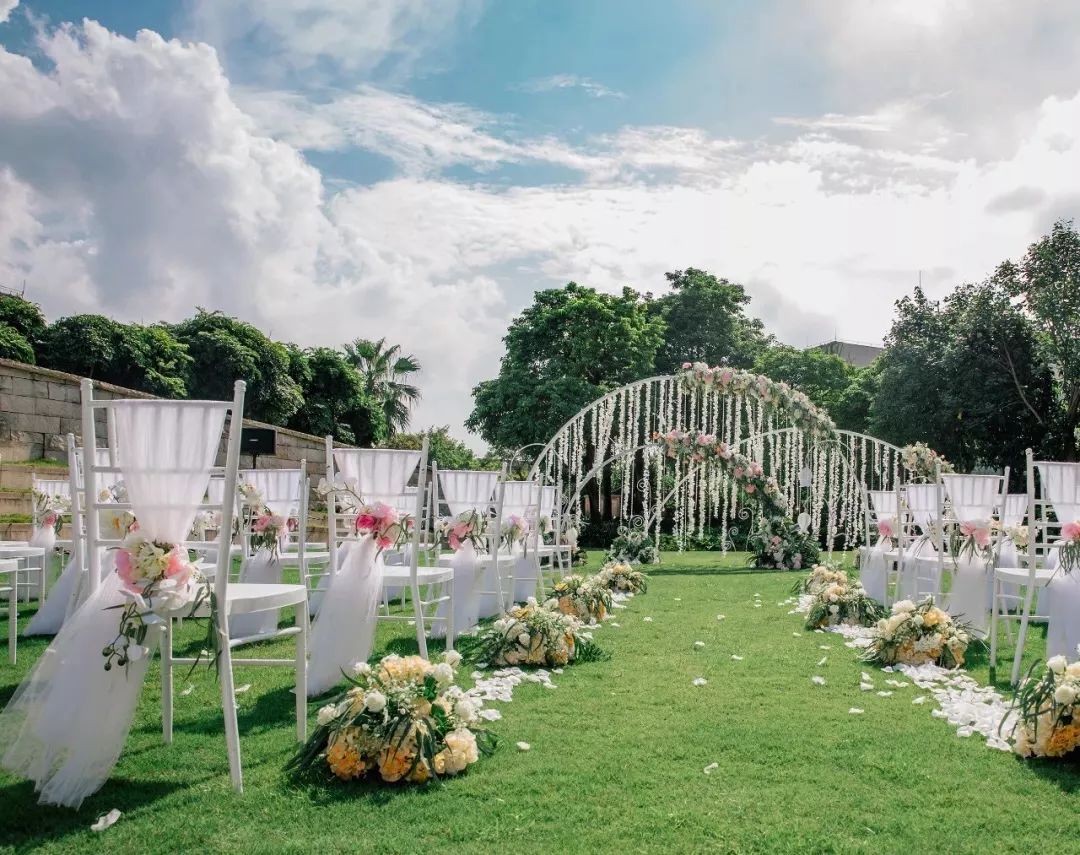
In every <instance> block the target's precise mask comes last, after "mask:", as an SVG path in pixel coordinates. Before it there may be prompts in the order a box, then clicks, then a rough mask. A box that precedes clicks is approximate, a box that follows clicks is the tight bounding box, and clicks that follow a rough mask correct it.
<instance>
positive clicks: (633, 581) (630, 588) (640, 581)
mask: <svg viewBox="0 0 1080 855" xmlns="http://www.w3.org/2000/svg"><path fill="white" fill-rule="evenodd" d="M594 578H595V579H598V580H600V581H601V582H602V583H603V584H605V585H607V587H608V588H609V589H610V590H612V591H618V592H620V593H624V594H644V593H645V592H646V591H648V590H649V577H648V576H647V575H646V574H645V573H642V572H641V571H640V570H637V569H636V568H634V567H633V566H632V565H630V564H628V563H626V562H625V561H609V562H608V563H607V564H605V565H604V566H603V567H602V568H601V569H600V572H599V573H597V574H596V576H595V577H594Z"/></svg>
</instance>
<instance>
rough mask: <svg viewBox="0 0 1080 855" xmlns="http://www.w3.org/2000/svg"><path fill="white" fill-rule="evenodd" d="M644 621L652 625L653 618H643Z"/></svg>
mask: <svg viewBox="0 0 1080 855" xmlns="http://www.w3.org/2000/svg"><path fill="white" fill-rule="evenodd" d="M642 620H643V621H645V623H652V618H651V617H643V618H642Z"/></svg>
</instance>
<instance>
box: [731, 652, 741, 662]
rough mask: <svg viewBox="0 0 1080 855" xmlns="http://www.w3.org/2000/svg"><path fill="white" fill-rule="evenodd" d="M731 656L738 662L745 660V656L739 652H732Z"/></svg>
mask: <svg viewBox="0 0 1080 855" xmlns="http://www.w3.org/2000/svg"><path fill="white" fill-rule="evenodd" d="M731 658H732V659H734V660H735V661H736V662H742V661H743V658H742V657H741V656H740V655H739V654H738V653H732V654H731Z"/></svg>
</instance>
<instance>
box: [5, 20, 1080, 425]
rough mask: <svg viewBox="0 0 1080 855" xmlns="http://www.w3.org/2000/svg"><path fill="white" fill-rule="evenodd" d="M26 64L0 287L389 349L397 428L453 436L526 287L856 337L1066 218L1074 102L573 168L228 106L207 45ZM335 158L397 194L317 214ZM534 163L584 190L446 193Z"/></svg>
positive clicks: (296, 113)
mask: <svg viewBox="0 0 1080 855" xmlns="http://www.w3.org/2000/svg"><path fill="white" fill-rule="evenodd" d="M40 49H41V51H42V53H43V55H44V57H45V58H46V60H47V61H48V64H47V65H44V66H42V67H40V68H35V67H34V66H32V65H31V64H30V62H29V61H28V60H26V59H25V58H23V57H20V56H17V55H14V54H11V53H9V52H6V51H3V50H0V92H3V93H4V95H3V96H2V97H0V124H2V126H3V127H4V134H3V135H2V137H0V277H2V279H3V280H4V282H5V283H6V282H12V283H16V284H17V283H19V282H21V281H22V279H23V278H25V279H26V280H27V283H28V285H29V294H30V296H31V297H32V298H34V299H38V300H40V301H42V302H43V303H44V305H45V308H46V310H47V312H48V314H49V315H50V316H52V317H56V316H59V315H61V314H69V313H72V312H76V311H86V310H100V311H104V312H106V313H108V314H110V315H114V316H116V317H119V318H122V319H127V320H137V319H144V320H152V319H156V318H159V317H162V318H166V319H170V320H175V319H178V318H180V317H183V316H185V315H186V314H188V313H190V311H191V310H192V307H193V306H194V305H196V304H200V305H203V306H206V307H209V308H221V309H224V310H226V311H229V312H232V313H235V314H238V315H240V316H242V317H245V318H247V319H249V320H252V321H253V322H255V323H257V324H259V325H260V326H261V327H262V328H264V329H267V330H270V331H272V332H273V334H274V335H275V336H276V337H278V338H282V339H287V340H294V341H296V342H298V343H300V344H304V345H314V344H331V345H334V344H339V343H341V342H343V341H346V340H348V339H351V338H354V337H357V336H366V337H381V336H383V335H386V336H388V337H389V338H390V339H391V340H393V341H395V342H400V343H401V345H402V346H403V348H404V349H405V350H406V351H407V352H415V353H416V354H417V355H418V357H419V358H420V359H421V361H422V362H423V363H424V365H425V366H426V368H425V371H424V374H423V377H422V378H421V384H422V388H423V391H424V396H425V397H424V401H423V402H422V404H421V406H420V409H419V410H418V412H417V414H416V422H417V423H418V424H430V423H436V424H439V423H450V424H451V425H452V426H453V427H454V429H455V430H456V431H457V432H458V434H459V435H460V434H461V433H462V429H461V423H462V421H463V419H464V417H465V416H466V414H467V413H468V411H469V409H470V404H471V399H470V397H469V390H470V388H471V387H472V385H474V384H475V383H476V382H477V381H478V380H481V379H484V378H486V377H490V376H492V375H493V374H494V373H495V372H496V371H497V367H498V358H499V356H500V354H501V352H502V344H501V342H500V337H501V335H502V334H503V332H504V330H505V328H506V324H507V322H508V321H509V319H510V318H511V317H512V316H513V315H514V314H516V313H517V312H518V311H520V309H521V308H522V307H523V306H524V305H526V304H527V303H528V302H529V300H530V299H531V293H532V291H533V290H535V289H537V288H543V287H552V286H558V285H561V284H563V283H564V282H566V281H567V280H569V279H574V280H577V281H579V282H582V283H584V284H589V285H593V286H595V287H598V288H602V289H604V290H609V291H614V290H616V289H618V288H621V287H622V286H623V285H627V284H629V285H633V286H636V287H639V288H641V289H642V290H645V289H650V290H653V291H658V290H661V289H662V287H663V273H664V271H666V270H671V269H675V268H683V267H687V266H691V265H692V266H695V267H703V268H706V269H710V270H713V271H715V272H716V273H718V274H720V275H724V276H727V277H729V278H731V279H734V280H736V281H742V282H744V283H746V284H747V287H748V289H749V291H750V293H751V294H752V295H753V297H754V303H753V304H752V307H751V308H752V311H754V312H755V313H757V314H760V315H761V316H762V317H764V318H765V319H767V321H768V323H769V327H770V329H771V330H773V331H775V332H777V333H778V334H779V335H780V337H781V338H782V339H783V340H786V341H789V342H791V343H794V344H800V345H801V344H808V343H814V342H816V341H819V340H824V339H827V338H829V337H831V336H832V335H833V332H834V330H835V331H836V332H837V333H839V334H840V335H841V336H846V337H848V338H855V339H872V338H876V337H878V336H880V334H881V333H883V332H884V331H885V329H886V328H887V326H888V323H889V320H890V318H891V316H892V302H893V300H894V299H896V298H897V297H898V296H900V295H901V294H904V293H906V292H909V291H910V289H911V286H913V285H914V284H915V282H916V281H917V275H918V271H919V270H923V271H924V282H925V284H926V285H927V287H928V289H929V290H930V291H931V293H935V292H936V293H938V294H940V293H943V292H944V291H945V290H947V289H948V288H950V287H951V286H952V285H954V284H955V283H956V282H958V281H961V280H964V279H973V278H979V277H982V276H984V275H986V274H987V273H988V272H989V271H990V270H992V269H993V267H994V265H996V264H997V263H998V262H999V261H1000V260H1002V259H1003V258H1005V257H1008V256H1012V255H1016V254H1018V253H1020V252H1021V251H1022V250H1023V248H1024V246H1025V245H1026V243H1027V242H1028V241H1030V240H1032V239H1034V238H1035V237H1037V235H1038V234H1039V233H1040V229H1042V228H1044V227H1045V222H1046V217H1047V216H1049V215H1050V213H1051V212H1053V213H1060V212H1063V211H1067V210H1068V209H1069V206H1070V205H1074V204H1075V203H1076V202H1075V200H1076V199H1078V198H1080V94H1078V93H1075V92H1074V93H1071V94H1070V96H1069V97H1067V98H1065V97H1054V98H1048V99H1046V100H1044V101H1043V102H1042V103H1041V104H1040V105H1039V106H1038V108H1037V110H1036V112H1035V113H1034V114H1033V118H1032V121H1031V122H1030V123H1029V125H1028V127H1027V130H1026V132H1025V133H1024V134H1023V135H1022V137H1021V138H1020V140H1019V142H1018V144H1017V145H1016V146H1015V148H1014V151H1013V152H1012V153H1011V154H1010V156H1009V157H1007V158H1002V159H999V160H996V161H990V162H982V161H978V160H976V159H974V158H971V157H955V156H952V155H951V154H949V153H948V152H929V153H927V152H922V151H909V150H898V149H895V148H891V147H889V145H887V144H886V145H884V146H883V145H881V144H878V145H876V146H875V145H871V144H870V143H868V142H867V141H866V140H865V139H864V137H863V136H861V134H860V133H855V134H849V135H847V136H845V137H844V138H843V139H840V138H838V137H837V135H836V134H838V133H840V131H839V130H838V129H836V128H832V129H830V128H827V127H824V126H813V127H811V126H807V127H800V128H796V130H795V137H794V138H793V139H791V140H787V141H780V142H769V141H762V140H749V141H741V140H731V139H718V138H715V137H713V136H711V135H709V134H708V133H706V132H705V131H702V130H700V129H693V128H678V127H630V128H624V129H622V130H621V131H618V132H616V133H612V134H609V135H607V136H603V137H597V138H594V139H591V140H587V141H586V142H585V143H584V144H582V145H581V146H578V147H574V146H572V145H570V144H568V143H566V142H563V141H560V140H548V139H527V138H520V137H515V136H514V135H513V134H512V133H511V131H512V130H513V128H512V126H509V127H508V126H507V125H506V123H505V122H504V121H500V120H499V119H497V118H496V117H491V116H488V115H485V114H482V113H478V112H476V111H474V110H470V109H469V108H467V107H464V106H461V105H446V104H442V105H433V104H426V103H424V102H421V101H419V100H417V99H415V98H411V97H408V96H404V95H394V94H389V93H386V92H384V91H382V90H379V89H375V88H373V87H361V88H359V89H356V90H354V91H353V92H350V93H345V94H343V95H342V96H341V97H340V98H339V99H332V100H330V101H328V102H327V103H326V104H321V105H320V104H315V105H313V104H311V103H310V102H308V101H306V100H304V99H300V98H299V97H298V96H290V95H287V94H286V95H282V94H273V95H267V94H259V93H254V92H252V91H251V90H241V91H236V90H234V89H232V88H230V86H229V82H228V80H227V79H226V77H225V76H224V74H223V72H222V70H221V68H220V66H219V64H218V61H217V57H216V55H215V53H214V51H213V50H211V49H210V48H208V47H206V46H200V45H193V44H182V43H180V42H176V41H165V40H163V39H161V38H160V37H158V36H156V35H155V34H153V33H147V32H143V33H140V34H139V35H138V36H137V37H136V38H135V39H128V38H124V37H120V36H116V35H113V34H111V33H109V32H107V31H106V30H104V29H103V28H102V27H100V26H98V25H96V24H93V23H88V24H86V25H85V26H83V27H77V28H69V29H66V30H62V31H59V32H56V33H53V34H52V35H49V36H46V37H43V40H42V42H41V44H40ZM353 99H359V100H353ZM237 100H239V101H240V104H241V105H243V108H244V109H242V108H241V106H238V104H237ZM339 100H340V101H341V103H338V101H339ZM245 110H250V111H251V112H252V113H253V114H254V115H255V116H256V117H257V119H258V121H256V119H253V118H252V117H251V116H249V115H248V113H246V112H245ZM872 113H873V111H869V112H868V113H867V115H871V114H872ZM269 128H272V129H273V132H274V134H275V135H278V136H280V139H274V138H272V137H271V136H270V135H268V133H267V129H269ZM870 136H871V137H875V138H876V135H875V134H874V133H873V132H871V134H870ZM353 145H363V146H370V147H372V148H373V149H375V150H379V151H382V152H384V153H387V154H388V155H389V156H391V157H393V158H394V159H395V160H396V162H397V163H398V164H400V166H401V171H402V174H401V175H400V176H398V177H396V178H394V179H392V180H388V181H383V182H380V183H377V184H374V185H372V186H369V187H350V188H346V189H343V190H340V191H336V192H330V191H329V190H328V189H327V187H326V186H325V185H324V183H323V180H322V176H321V175H320V174H319V172H318V171H317V170H316V169H314V168H313V167H312V166H311V165H310V164H308V163H307V162H306V161H305V160H304V159H303V157H302V156H301V155H300V154H299V152H298V151H297V148H296V147H295V146H304V147H311V148H338V147H347V146H353ZM530 158H531V159H537V160H543V161H545V162H553V163H562V164H564V165H570V164H577V166H575V168H576V169H578V171H579V173H580V174H581V176H582V178H583V180H582V181H580V182H576V183H573V184H559V185H548V186H534V187H524V186H510V187H500V186H496V184H495V182H490V183H471V184H467V183H461V182H454V181H451V180H448V179H447V178H445V177H444V176H443V175H442V174H441V170H442V169H444V168H445V167H446V166H448V165H452V164H458V163H464V164H470V165H473V166H477V167H481V168H484V169H489V168H490V169H494V168H497V167H498V166H499V165H500V164H503V163H515V162H521V161H522V160H525V159H530Z"/></svg>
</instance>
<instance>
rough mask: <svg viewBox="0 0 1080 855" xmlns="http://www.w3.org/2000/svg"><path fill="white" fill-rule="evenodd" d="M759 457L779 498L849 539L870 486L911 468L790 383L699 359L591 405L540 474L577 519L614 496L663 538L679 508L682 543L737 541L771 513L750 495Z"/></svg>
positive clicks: (562, 433)
mask: <svg viewBox="0 0 1080 855" xmlns="http://www.w3.org/2000/svg"><path fill="white" fill-rule="evenodd" d="M733 460H734V461H735V463H734V464H733V462H732V461H733ZM718 462H719V463H722V464H723V465H714V464H716V463H718ZM738 463H741V464H743V465H741V466H740V465H735V464H738ZM750 463H752V464H754V467H755V468H754V471H755V472H756V473H757V472H758V468H760V472H759V473H758V474H759V475H760V479H761V480H759V481H758V482H756V483H757V484H759V485H761V486H763V487H765V488H767V489H768V490H769V491H770V492H773V493H774V494H775V499H776V501H775V502H773V503H772V504H773V505H774V506H776V507H780V506H783V507H786V508H787V509H788V510H789V513H790V515H791V516H794V515H796V514H800V513H801V514H806V517H804V521H805V522H806V523H807V524H808V526H809V528H810V530H811V531H815V532H819V533H821V534H823V535H824V536H825V537H826V540H827V542H828V545H829V546H830V547H832V545H833V544H834V543H839V544H840V545H841V548H846V547H847V546H849V545H851V544H854V543H855V541H856V540H857V538H858V536H859V533H860V531H861V520H862V507H863V501H864V498H863V497H864V493H865V491H866V490H868V489H874V490H890V489H893V487H894V486H895V484H896V482H897V481H898V480H899V479H900V478H901V473H902V466H903V464H902V450H901V449H900V448H898V447H897V446H895V445H892V444H890V443H887V442H884V441H882V440H879V439H877V438H875V437H871V436H867V435H865V434H860V433H853V432H851V431H844V430H838V429H837V428H836V426H835V424H834V423H833V422H832V420H831V419H830V418H829V417H828V415H827V413H825V412H824V411H823V410H822V409H820V408H818V407H817V406H815V405H814V404H813V403H812V402H811V401H810V400H809V398H807V397H806V395H804V394H803V393H801V392H799V391H797V390H795V389H792V388H791V387H790V386H789V385H788V384H786V383H782V382H777V381H774V380H772V379H770V378H768V377H765V376H764V375H758V374H754V373H752V372H747V371H742V370H739V369H734V368H729V367H726V366H719V367H716V368H710V367H708V366H706V365H705V364H703V363H695V364H692V365H691V364H686V365H684V366H683V369H682V370H681V371H679V372H678V373H676V374H673V375H667V376H657V377H650V378H648V379H645V380H638V381H635V382H633V383H629V384H627V385H626V386H623V387H622V388H620V389H616V390H614V391H612V392H609V393H608V394H606V395H604V396H602V397H600V398H598V399H597V400H595V401H593V402H592V403H591V404H589V405H588V406H586V407H584V408H582V409H581V410H580V411H579V412H578V413H577V414H576V415H575V416H574V417H573V418H571V419H570V420H569V421H567V422H566V424H564V425H563V426H562V427H561V428H560V429H559V431H558V432H557V433H556V434H555V435H554V436H553V437H552V438H551V440H549V441H548V443H547V444H546V445H545V446H544V447H543V449H542V450H541V451H540V453H539V454H538V455H537V457H536V459H535V462H534V463H533V466H532V469H531V471H530V473H529V477H531V478H535V477H542V478H544V479H545V481H546V482H547V483H549V484H554V485H556V487H557V488H558V490H557V492H558V494H559V495H560V496H562V497H563V508H562V510H563V512H564V514H568V515H570V516H571V517H576V516H579V515H580V514H581V513H582V512H583V511H584V509H585V507H586V505H587V503H589V502H591V501H595V502H598V503H599V507H596V508H593V507H590V510H595V511H597V512H600V513H603V511H604V510H605V508H606V507H607V505H608V503H609V502H610V504H611V507H610V510H611V512H612V513H611V515H612V516H613V517H614V518H616V519H619V520H621V521H623V523H624V524H626V525H629V526H632V527H636V528H639V529H643V530H645V531H646V532H649V533H651V534H652V535H653V536H654V538H657V541H658V536H659V533H660V524H661V519H662V517H663V511H664V509H665V508H669V507H670V508H671V513H672V521H673V533H674V535H675V538H676V541H677V542H678V543H679V544H680V545H681V544H683V543H685V541H686V539H687V538H688V537H690V536H691V535H694V534H696V535H698V536H701V535H702V534H703V533H704V532H705V530H706V528H707V527H710V526H711V527H713V528H714V530H715V527H716V526H718V527H719V533H720V537H721V542H722V544H723V546H724V548H725V549H727V548H731V546H732V545H733V538H734V536H735V535H736V534H737V533H738V531H739V529H740V527H741V526H744V525H745V526H748V527H749V526H751V525H753V524H754V521H755V520H756V519H758V518H760V516H761V514H762V512H763V509H762V502H761V501H760V500H759V495H760V494H758V495H753V496H752V497H751V496H750V495H748V493H751V494H752V493H754V492H755V491H756V489H757V487H751V488H750V489H749V490H748V489H747V488H746V484H745V482H746V477H747V476H746V472H745V470H746V468H747V465H748V464H750ZM740 470H742V471H740ZM590 486H591V487H592V492H591V495H589V496H586V490H587V489H589V488H590ZM751 498H752V500H751Z"/></svg>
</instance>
